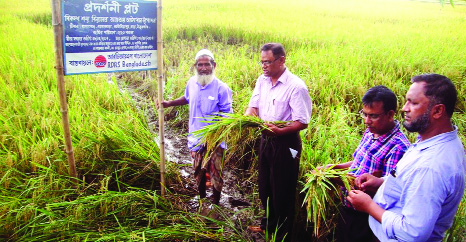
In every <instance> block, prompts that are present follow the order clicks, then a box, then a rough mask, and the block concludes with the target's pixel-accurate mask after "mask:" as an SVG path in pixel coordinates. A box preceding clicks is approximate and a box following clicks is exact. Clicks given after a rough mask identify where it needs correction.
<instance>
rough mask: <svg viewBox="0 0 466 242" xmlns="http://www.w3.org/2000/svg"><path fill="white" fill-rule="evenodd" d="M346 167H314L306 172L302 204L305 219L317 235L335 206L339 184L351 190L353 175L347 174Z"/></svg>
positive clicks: (338, 194) (339, 190) (325, 224)
mask: <svg viewBox="0 0 466 242" xmlns="http://www.w3.org/2000/svg"><path fill="white" fill-rule="evenodd" d="M349 171H351V170H348V169H333V166H331V167H329V168H326V169H315V168H314V170H313V171H312V172H311V173H308V174H306V175H305V176H306V183H305V184H304V187H303V189H302V190H301V192H305V194H306V195H305V198H304V201H303V205H304V204H306V209H307V220H308V221H309V222H312V223H313V225H314V234H315V236H316V237H319V231H320V229H321V228H322V225H324V227H327V225H328V224H327V217H328V216H329V215H330V214H329V211H331V208H336V207H337V205H338V204H339V203H338V200H337V199H336V197H338V198H340V193H341V189H340V185H341V186H344V187H345V188H346V189H347V190H348V191H350V190H351V187H352V184H353V182H354V177H353V176H351V175H348V172H349Z"/></svg>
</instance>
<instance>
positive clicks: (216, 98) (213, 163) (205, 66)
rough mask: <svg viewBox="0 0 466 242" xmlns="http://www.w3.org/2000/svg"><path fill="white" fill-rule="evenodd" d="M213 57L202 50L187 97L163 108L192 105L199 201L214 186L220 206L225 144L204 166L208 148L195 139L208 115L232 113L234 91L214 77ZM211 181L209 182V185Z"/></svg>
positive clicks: (191, 128) (165, 103)
mask: <svg viewBox="0 0 466 242" xmlns="http://www.w3.org/2000/svg"><path fill="white" fill-rule="evenodd" d="M216 66H217V63H215V59H214V55H213V54H212V52H210V51H209V50H207V49H202V50H200V51H199V52H198V53H197V54H196V57H195V63H194V67H195V68H194V70H195V75H194V76H193V77H191V78H190V79H189V80H188V83H187V85H186V90H185V94H184V96H181V97H179V98H178V99H175V100H172V101H163V102H162V106H163V107H164V108H167V107H172V106H181V105H186V104H188V105H189V134H188V148H189V149H190V152H191V157H192V158H193V168H194V177H195V178H196V184H197V186H198V190H199V195H200V198H201V199H202V198H205V197H206V187H207V186H206V183H209V184H212V188H213V201H212V202H213V203H214V204H216V205H218V204H219V202H220V194H221V191H222V187H223V178H222V172H221V171H222V168H223V157H224V152H225V148H226V147H225V144H224V143H222V144H220V146H219V147H217V148H216V149H215V151H214V152H213V154H211V156H210V159H209V161H208V162H205V164H203V158H204V156H205V152H206V150H207V147H205V145H204V144H199V142H200V137H198V136H195V135H193V134H192V133H193V132H194V131H197V130H199V129H201V128H202V127H204V126H206V125H209V123H207V122H205V121H209V120H211V118H209V115H213V114H216V113H219V112H222V113H231V112H232V111H233V110H232V91H231V89H230V88H229V87H228V86H227V84H225V83H224V82H222V81H221V80H219V79H218V78H217V77H215V67H216ZM208 179H210V181H208Z"/></svg>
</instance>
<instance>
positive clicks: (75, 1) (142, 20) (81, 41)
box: [62, 0, 157, 75]
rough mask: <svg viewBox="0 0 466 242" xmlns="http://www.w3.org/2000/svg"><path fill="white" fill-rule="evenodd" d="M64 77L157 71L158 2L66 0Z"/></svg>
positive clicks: (63, 5) (63, 19)
mask: <svg viewBox="0 0 466 242" xmlns="http://www.w3.org/2000/svg"><path fill="white" fill-rule="evenodd" d="M62 23H63V29H64V31H63V52H64V60H63V62H64V69H65V75H74V74H89V73H100V72H116V71H142V70H155V69H157V2H155V1H143V0H133V1H131V0H115V1H105V0H63V1H62Z"/></svg>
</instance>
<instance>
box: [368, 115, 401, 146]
mask: <svg viewBox="0 0 466 242" xmlns="http://www.w3.org/2000/svg"><path fill="white" fill-rule="evenodd" d="M399 130H400V122H398V120H395V127H393V128H392V129H391V130H390V131H389V132H387V133H385V134H382V135H380V136H379V137H378V138H374V134H373V133H371V136H372V139H376V140H379V141H380V142H382V143H384V142H385V141H386V140H387V139H390V138H391V137H392V135H393V134H395V133H396V132H398V131H399Z"/></svg>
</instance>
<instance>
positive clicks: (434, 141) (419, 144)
mask: <svg viewBox="0 0 466 242" xmlns="http://www.w3.org/2000/svg"><path fill="white" fill-rule="evenodd" d="M453 127H454V129H453V130H452V131H450V132H446V133H441V134H438V135H436V136H434V137H431V138H429V139H426V140H423V141H420V140H419V139H420V137H418V140H417V141H416V143H414V144H413V146H414V147H416V149H418V150H425V149H428V148H430V147H432V146H434V145H439V144H443V143H445V142H448V141H451V140H453V139H455V138H456V137H458V127H457V126H453Z"/></svg>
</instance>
